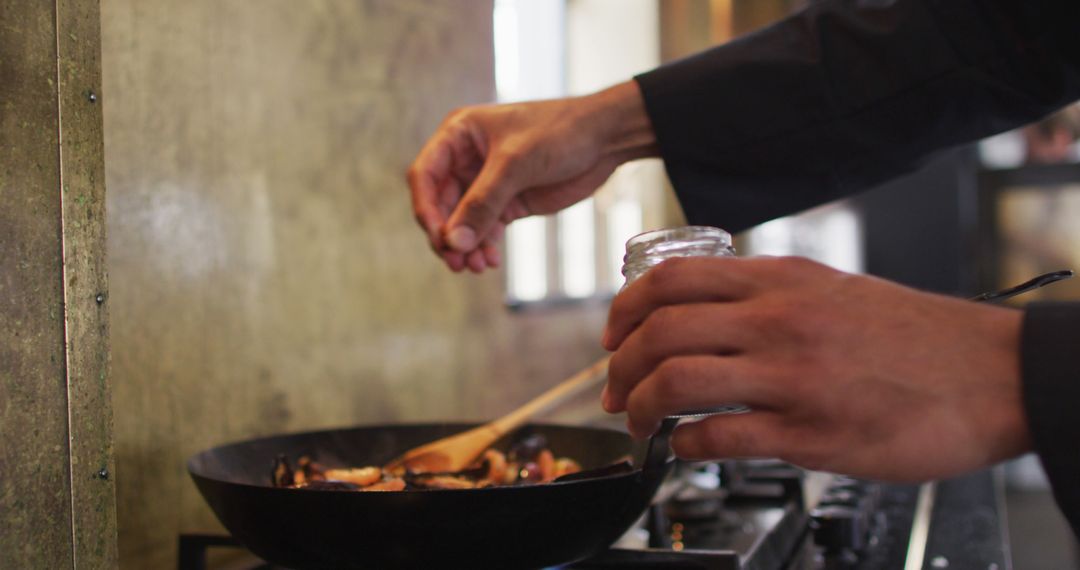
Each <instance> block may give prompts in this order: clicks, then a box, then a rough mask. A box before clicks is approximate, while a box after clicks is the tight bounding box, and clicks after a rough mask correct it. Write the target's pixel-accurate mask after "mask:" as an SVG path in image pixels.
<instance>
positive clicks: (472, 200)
mask: <svg viewBox="0 0 1080 570" xmlns="http://www.w3.org/2000/svg"><path fill="white" fill-rule="evenodd" d="M519 190H520V189H519V188H518V187H517V185H516V184H515V183H514V181H513V180H512V178H511V176H509V174H508V172H507V168H506V162H505V161H495V160H488V161H487V162H486V163H485V164H484V166H483V168H482V169H481V170H480V173H479V175H477V177H476V180H475V181H474V182H473V184H472V186H470V187H469V189H468V190H467V191H466V192H465V196H463V197H462V198H461V201H460V202H458V204H457V206H456V207H455V208H454V211H453V212H452V213H451V214H450V218H449V219H448V220H447V222H446V234H445V239H446V243H447V244H448V245H449V246H450V247H451V248H453V249H454V250H457V251H461V252H468V251H472V250H474V249H476V248H477V247H479V245H480V244H481V243H482V242H483V241H484V239H485V238H487V237H488V234H490V233H491V232H492V231H493V230H494V229H495V227H496V225H497V224H498V222H499V219H500V217H501V216H502V212H503V210H505V209H506V206H507V204H508V203H509V202H510V200H512V199H513V198H514V196H515V195H516V194H517V192H518V191H519Z"/></svg>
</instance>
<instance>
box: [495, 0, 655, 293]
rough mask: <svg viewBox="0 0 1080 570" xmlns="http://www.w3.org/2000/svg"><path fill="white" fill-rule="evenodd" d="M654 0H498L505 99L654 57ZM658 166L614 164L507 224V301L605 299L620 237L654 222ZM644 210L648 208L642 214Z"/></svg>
mask: <svg viewBox="0 0 1080 570" xmlns="http://www.w3.org/2000/svg"><path fill="white" fill-rule="evenodd" d="M658 14H659V13H658V9H657V0H496V2H495V14H494V26H495V30H494V31H495V79H496V85H497V88H498V95H499V100H500V101H503V102H509V101H521V100H530V99H543V98H552V97H563V96H567V95H577V94H584V93H591V92H593V91H597V90H599V89H602V88H604V87H607V86H609V85H613V84H615V83H618V82H620V81H624V80H626V79H628V78H630V77H632V76H633V75H634V74H636V73H640V72H641V71H645V70H647V69H650V68H652V67H655V66H656V65H658V63H659V22H658V17H659V16H658ZM663 187H664V173H663V166H662V165H661V164H660V162H659V161H658V160H646V161H636V162H633V163H630V164H626V165H624V166H622V167H621V168H619V169H618V170H616V172H615V173H614V174H613V175H612V177H611V178H610V179H609V180H608V182H607V183H606V184H604V186H603V187H602V188H601V189H600V190H598V191H597V192H596V194H594V196H593V197H592V198H589V199H587V200H583V201H582V202H580V203H578V204H575V205H574V206H571V207H570V208H567V209H566V210H564V211H562V212H560V213H558V214H555V215H552V216H547V217H536V216H534V217H531V218H526V219H524V220H518V221H516V222H514V223H513V224H511V225H510V227H509V228H508V230H507V237H506V243H507V246H506V252H507V253H506V263H507V301H508V303H510V304H511V305H522V304H527V303H535V302H538V301H563V300H574V299H587V298H593V297H608V296H610V295H612V294H614V293H615V292H616V291H617V290H618V289H619V287H621V286H622V276H621V275H620V274H619V270H620V268H621V267H622V255H623V247H624V243H625V242H626V240H627V239H629V238H630V237H631V236H633V235H635V234H637V233H640V232H641V231H642V230H643V228H645V227H651V226H649V225H648V224H649V223H650V222H652V225H657V226H658V225H662V224H660V223H659V220H660V218H661V213H662V211H663V198H662V189H663ZM650 210H652V211H654V213H653V214H651V215H650V214H648V212H650Z"/></svg>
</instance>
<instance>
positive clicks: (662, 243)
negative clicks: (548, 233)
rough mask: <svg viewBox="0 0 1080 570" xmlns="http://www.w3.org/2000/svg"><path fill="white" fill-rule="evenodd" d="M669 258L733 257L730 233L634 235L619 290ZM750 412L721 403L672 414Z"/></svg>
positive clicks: (701, 229) (706, 229) (700, 229)
mask: <svg viewBox="0 0 1080 570" xmlns="http://www.w3.org/2000/svg"><path fill="white" fill-rule="evenodd" d="M673 257H735V247H734V246H732V245H731V234H729V233H727V232H726V231H724V230H722V229H720V228H714V227H711V226H683V227H679V228H667V229H662V230H654V231H651V232H645V233H643V234H638V235H636V236H634V237H632V238H630V239H629V240H628V241H627V242H626V255H625V256H623V266H622V274H623V276H624V277H626V283H625V284H623V289H625V288H626V287H628V286H629V285H630V284H631V283H633V282H634V281H636V280H637V279H639V278H640V277H641V276H643V275H645V273H646V272H648V271H649V270H650V269H652V268H653V267H655V266H657V265H660V263H662V262H663V261H664V260H666V259H671V258H673ZM748 411H750V408H748V407H746V406H745V405H743V404H721V405H719V406H716V407H714V408H707V409H701V410H690V411H684V412H681V413H678V414H675V415H674V416H672V417H697V416H712V415H717V414H740V413H743V412H748Z"/></svg>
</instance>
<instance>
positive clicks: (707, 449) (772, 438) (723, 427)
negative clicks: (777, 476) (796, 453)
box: [671, 410, 791, 460]
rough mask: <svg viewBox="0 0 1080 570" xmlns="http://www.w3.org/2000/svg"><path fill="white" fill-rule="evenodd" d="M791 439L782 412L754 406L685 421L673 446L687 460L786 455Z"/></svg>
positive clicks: (675, 435)
mask: <svg viewBox="0 0 1080 570" xmlns="http://www.w3.org/2000/svg"><path fill="white" fill-rule="evenodd" d="M789 440H790V438H788V437H785V430H784V424H783V422H782V419H781V418H780V416H779V415H777V414H775V413H773V412H770V411H762V410H754V411H752V412H749V413H745V414H731V415H720V416H712V417H709V418H705V419H703V420H699V421H695V422H683V423H682V424H680V425H679V427H678V428H676V429H675V433H673V434H672V436H671V448H672V450H673V451H674V452H675V455H677V456H679V457H681V458H683V459H687V460H697V459H721V458H737V457H782V456H784V455H785V454H786V452H787V447H788V446H790V445H791V442H790V441H789Z"/></svg>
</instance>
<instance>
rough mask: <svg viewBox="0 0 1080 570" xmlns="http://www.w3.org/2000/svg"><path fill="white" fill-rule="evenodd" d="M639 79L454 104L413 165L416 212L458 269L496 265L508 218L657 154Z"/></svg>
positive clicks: (562, 200) (586, 190)
mask: <svg viewBox="0 0 1080 570" xmlns="http://www.w3.org/2000/svg"><path fill="white" fill-rule="evenodd" d="M655 152H656V151H655V136H654V135H653V132H652V126H651V124H650V123H649V120H648V116H647V115H646V114H645V108H644V103H643V102H642V99H641V93H640V91H639V90H638V87H637V84H636V83H634V82H633V81H629V82H626V83H623V84H620V85H617V86H615V87H612V88H611V89H608V90H605V91H601V92H599V93H596V94H593V95H589V96H585V97H576V98H570V99H556V100H551V101H539V102H531V103H514V104H508V105H486V106H476V107H466V108H464V109H459V110H457V111H454V112H453V113H450V115H448V116H447V117H446V119H445V120H444V121H443V123H442V125H440V126H439V128H438V130H436V131H435V134H433V135H432V136H431V138H430V139H429V140H428V142H427V144H425V145H424V148H423V149H422V150H421V151H420V154H419V155H418V156H417V157H416V160H414V161H413V164H412V166H411V167H410V168H409V172H408V181H409V186H410V187H411V189H412V203H413V213H414V214H415V215H416V220H417V222H418V223H419V224H420V227H421V228H423V230H424V231H425V232H426V233H427V236H428V241H429V242H430V243H431V246H432V248H433V249H434V250H435V251H436V252H437V253H438V254H439V255H441V256H442V258H443V259H444V261H445V262H446V264H447V265H449V266H450V268H451V269H453V270H454V271H461V270H462V269H464V268H466V267H468V268H469V269H470V270H472V271H474V272H481V271H483V270H484V269H485V268H487V267H495V266H497V265H498V264H499V251H498V249H497V248H496V247H495V245H496V243H497V242H498V241H499V239H501V236H502V230H503V227H504V226H505V225H506V224H509V223H510V222H512V221H514V220H516V219H518V218H523V217H525V216H530V215H534V214H549V213H553V212H557V211H559V210H561V209H563V208H566V207H567V206H570V205H572V204H574V203H576V202H578V201H580V200H582V199H584V198H586V197H588V196H589V195H591V194H592V193H593V192H594V191H595V190H596V188H597V187H599V186H600V185H601V184H603V182H604V181H605V180H607V178H608V176H610V175H611V173H612V172H613V171H614V170H615V167H617V166H618V165H620V164H622V163H623V162H626V161H628V160H632V159H634V158H641V157H644V156H649V155H654V154H655Z"/></svg>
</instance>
